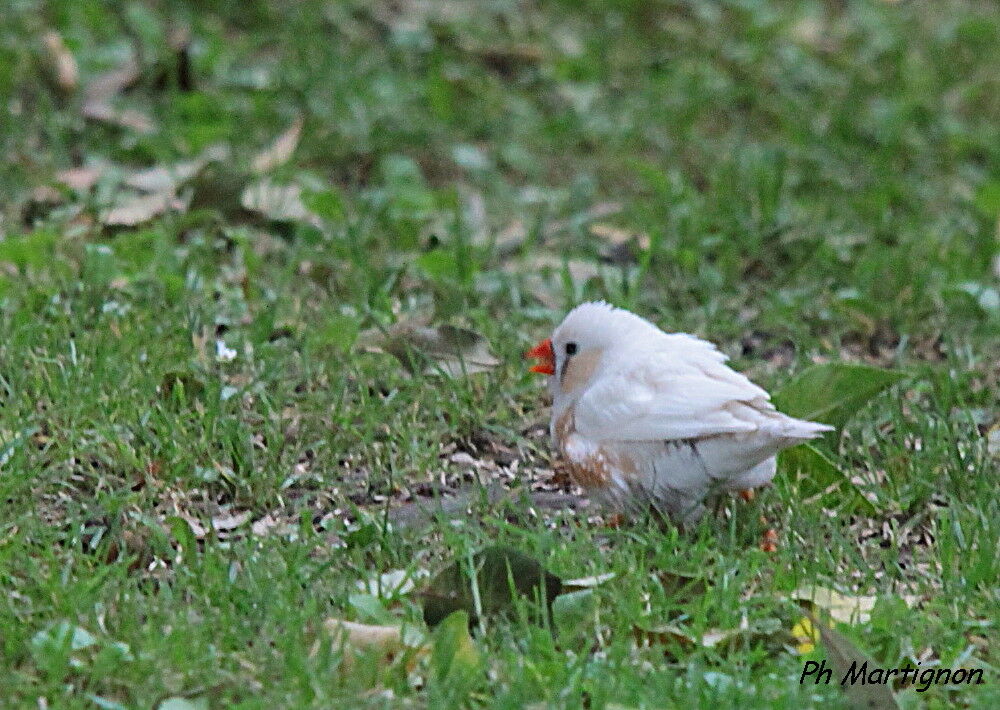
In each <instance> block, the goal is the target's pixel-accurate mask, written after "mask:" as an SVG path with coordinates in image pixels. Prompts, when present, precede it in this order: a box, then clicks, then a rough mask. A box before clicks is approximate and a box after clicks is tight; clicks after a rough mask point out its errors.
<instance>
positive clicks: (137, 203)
mask: <svg viewBox="0 0 1000 710" xmlns="http://www.w3.org/2000/svg"><path fill="white" fill-rule="evenodd" d="M185 209H187V205H186V203H185V202H184V201H183V200H180V199H178V198H177V197H175V196H174V194H173V193H172V192H169V193H159V194H155V195H142V196H133V197H131V198H129V199H127V200H126V201H124V202H122V203H120V204H119V205H118V206H116V207H113V208H111V209H110V210H108V211H106V212H105V213H104V214H102V215H101V219H100V221H101V224H103V225H105V226H107V227H135V226H137V225H140V224H144V223H146V222H148V221H149V220H151V219H153V218H154V217H159V216H160V215H161V214H164V213H165V212H167V211H169V210H175V211H178V212H183V211H184V210H185Z"/></svg>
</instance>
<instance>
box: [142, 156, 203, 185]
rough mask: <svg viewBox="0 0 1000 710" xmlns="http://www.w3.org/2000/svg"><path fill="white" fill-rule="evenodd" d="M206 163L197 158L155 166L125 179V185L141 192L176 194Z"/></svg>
mask: <svg viewBox="0 0 1000 710" xmlns="http://www.w3.org/2000/svg"><path fill="white" fill-rule="evenodd" d="M207 162H208V161H207V160H205V159H203V158H198V159H196V160H188V161H184V162H181V163H175V164H173V165H157V166H155V167H152V168H146V169H145V170H139V171H136V172H134V173H132V174H131V175H129V176H128V177H126V178H125V184H126V185H128V186H129V187H134V188H135V189H137V190H142V191H143V192H159V193H167V192H176V190H177V188H178V187H179V186H180V184H181V183H183V182H185V181H186V180H190V179H191V178H193V177H194V176H195V175H197V174H198V173H199V172H201V169H202V168H204V167H205V165H206V164H207Z"/></svg>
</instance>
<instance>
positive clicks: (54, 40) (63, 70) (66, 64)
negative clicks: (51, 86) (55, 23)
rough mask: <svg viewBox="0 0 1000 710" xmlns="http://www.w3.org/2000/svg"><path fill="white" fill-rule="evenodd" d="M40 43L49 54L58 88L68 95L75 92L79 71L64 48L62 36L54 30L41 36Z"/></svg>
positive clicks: (70, 54)
mask: <svg viewBox="0 0 1000 710" xmlns="http://www.w3.org/2000/svg"><path fill="white" fill-rule="evenodd" d="M42 42H43V44H45V49H46V51H47V52H48V54H49V59H50V61H51V62H52V69H53V74H54V75H55V79H56V83H57V84H58V85H59V88H60V89H62V90H63V91H65V92H66V93H70V92H72V91H75V90H76V87H77V85H78V84H79V82H80V69H79V67H77V64H76V58H75V57H74V56H73V53H72V52H70V51H69V48H67V47H66V43H65V42H63V38H62V35H60V34H59V33H58V32H56V31H54V30H49V31H48V32H46V33H45V34H44V35H43V36H42Z"/></svg>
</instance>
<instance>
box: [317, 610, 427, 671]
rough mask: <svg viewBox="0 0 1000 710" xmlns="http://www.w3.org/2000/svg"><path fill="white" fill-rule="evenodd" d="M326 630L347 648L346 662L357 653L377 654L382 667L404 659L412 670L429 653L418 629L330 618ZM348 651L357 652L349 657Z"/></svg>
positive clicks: (327, 620) (342, 646)
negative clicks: (398, 659) (401, 658)
mask: <svg viewBox="0 0 1000 710" xmlns="http://www.w3.org/2000/svg"><path fill="white" fill-rule="evenodd" d="M323 629H324V631H326V633H327V634H329V635H330V636H331V637H332V638H333V641H334V643H335V644H336V645H339V646H340V647H341V648H343V649H344V651H345V662H347V663H350V662H351V660H352V659H353V658H354V657H356V655H357V654H369V653H374V654H377V658H378V662H379V664H380V665H389V664H390V663H392V662H393V661H395V660H396V659H397V658H400V657H404V658H405V659H406V665H407V667H408V668H412V667H413V666H414V665H415V664H416V662H417V660H418V659H419V658H420V657H421V656H423V655H425V654H426V653H427V652H428V651H429V650H430V647H429V646H428V644H427V641H426V637H425V636H424V634H423V633H422V632H421V631H420V630H419V629H417V628H416V627H403V626H377V625H373V624H359V623H357V622H354V621H346V620H344V619H337V618H329V619H326V620H325V621H324V622H323ZM347 651H354V652H355V653H352V654H350V655H348V654H347V653H346V652H347ZM314 652H315V649H314Z"/></svg>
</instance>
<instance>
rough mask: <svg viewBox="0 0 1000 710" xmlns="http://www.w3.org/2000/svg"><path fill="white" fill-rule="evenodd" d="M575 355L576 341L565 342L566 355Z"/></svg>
mask: <svg viewBox="0 0 1000 710" xmlns="http://www.w3.org/2000/svg"><path fill="white" fill-rule="evenodd" d="M570 355H576V343H566V356H567V357H569V356H570Z"/></svg>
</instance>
